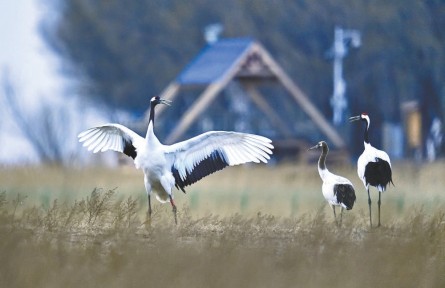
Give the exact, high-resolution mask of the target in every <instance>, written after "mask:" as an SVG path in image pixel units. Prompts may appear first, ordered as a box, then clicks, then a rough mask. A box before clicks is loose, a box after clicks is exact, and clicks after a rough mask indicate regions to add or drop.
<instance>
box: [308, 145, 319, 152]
mask: <svg viewBox="0 0 445 288" xmlns="http://www.w3.org/2000/svg"><path fill="white" fill-rule="evenodd" d="M317 148H318V144H317V145H315V146H313V147H311V148H309V149H307V151H309V150H314V149H317Z"/></svg>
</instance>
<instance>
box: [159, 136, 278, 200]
mask: <svg viewBox="0 0 445 288" xmlns="http://www.w3.org/2000/svg"><path fill="white" fill-rule="evenodd" d="M271 142H272V141H271V140H270V139H268V138H266V137H263V136H258V135H253V134H246V133H237V132H226V131H211V132H207V133H204V134H201V135H199V136H196V137H194V138H191V139H189V140H186V141H183V142H179V143H176V144H173V145H171V146H165V153H166V154H167V155H170V156H172V157H173V159H174V160H173V165H172V168H171V169H172V173H173V176H174V177H175V182H176V183H175V184H176V187H177V188H179V189H181V190H182V191H184V187H185V186H188V185H191V184H193V183H195V182H197V181H199V180H200V179H202V178H203V177H205V176H207V175H210V174H212V173H214V172H216V171H218V170H221V169H223V168H225V167H227V166H234V165H239V164H243V163H247V162H255V163H260V162H264V163H267V161H268V160H269V159H270V156H269V155H271V154H272V150H271V149H273V148H274V147H273V146H272V144H271Z"/></svg>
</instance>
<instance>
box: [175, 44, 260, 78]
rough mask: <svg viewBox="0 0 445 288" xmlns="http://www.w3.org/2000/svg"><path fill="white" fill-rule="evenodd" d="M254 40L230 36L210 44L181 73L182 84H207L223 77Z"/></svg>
mask: <svg viewBox="0 0 445 288" xmlns="http://www.w3.org/2000/svg"><path fill="white" fill-rule="evenodd" d="M253 42H254V40H253V39H252V38H229V39H221V40H219V41H218V42H215V43H213V44H209V45H207V46H206V47H204V48H203V49H202V51H201V52H200V53H199V54H198V56H196V58H195V59H193V61H192V62H190V64H189V65H187V67H186V68H185V69H184V70H183V71H182V72H181V73H180V74H179V76H178V77H177V78H176V82H177V83H178V84H181V85H192V84H200V85H207V84H210V83H214V82H217V81H218V80H219V79H221V78H222V77H223V76H224V75H225V74H226V73H227V72H228V71H229V70H230V68H231V67H233V65H234V64H236V63H237V61H238V60H239V59H240V58H241V57H242V56H243V54H244V52H245V51H246V50H247V49H248V48H249V47H250V45H251V44H252V43H253Z"/></svg>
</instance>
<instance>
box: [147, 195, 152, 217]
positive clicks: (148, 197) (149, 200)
mask: <svg viewBox="0 0 445 288" xmlns="http://www.w3.org/2000/svg"><path fill="white" fill-rule="evenodd" d="M147 199H148V211H147V215H148V218H149V219H150V220H151V213H152V210H151V197H150V195H148V196H147Z"/></svg>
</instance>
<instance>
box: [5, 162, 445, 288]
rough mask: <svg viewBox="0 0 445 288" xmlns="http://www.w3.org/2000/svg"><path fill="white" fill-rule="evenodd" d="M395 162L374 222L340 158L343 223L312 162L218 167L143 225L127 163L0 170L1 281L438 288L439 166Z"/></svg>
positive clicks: (441, 260) (138, 186) (141, 204)
mask: <svg viewBox="0 0 445 288" xmlns="http://www.w3.org/2000/svg"><path fill="white" fill-rule="evenodd" d="M397 165H398V167H397V168H398V169H397V170H395V171H396V172H395V175H394V180H395V184H396V187H390V189H389V191H388V192H387V193H385V194H384V195H383V206H382V212H383V215H382V216H383V219H382V222H383V227H381V228H373V229H370V228H369V226H368V218H367V217H368V214H367V203H366V202H367V201H366V196H365V192H364V189H363V187H362V185H361V183H359V182H358V181H357V179H356V178H357V177H355V171H354V169H353V168H352V167H348V166H344V167H335V168H334V167H333V169H335V171H338V172H339V173H341V174H342V175H345V176H347V177H349V178H350V179H351V180H352V181H353V183H354V185H355V187H356V190H357V198H358V200H357V202H356V204H355V206H354V208H353V210H351V211H348V212H346V213H345V215H344V219H343V225H342V227H337V226H336V225H334V221H333V215H332V212H331V210H330V208H329V207H328V205H327V204H326V203H325V201H324V199H323V197H322V195H321V192H320V189H321V188H320V187H321V180H320V179H319V177H318V174H317V171H316V169H315V167H312V166H310V167H308V166H305V165H302V166H277V167H274V171H273V175H274V177H273V178H271V177H267V176H270V175H271V173H272V172H271V171H270V169H271V168H270V167H258V166H254V167H235V168H233V169H226V170H224V171H221V172H219V173H218V175H216V176H215V177H208V178H206V179H205V180H204V181H201V182H200V183H197V184H196V185H194V186H193V187H192V188H190V189H188V194H185V195H184V194H182V192H179V191H176V192H175V196H176V201H177V203H178V206H179V208H180V209H179V212H180V213H179V224H178V225H177V226H175V225H174V221H173V217H172V213H171V208H170V206H169V205H168V204H166V205H162V204H160V203H158V202H155V203H154V210H155V213H154V218H153V220H152V222H151V225H148V224H147V223H144V222H145V211H146V202H145V201H146V200H145V195H144V192H143V191H144V190H143V183H142V181H141V175H140V173H139V172H137V171H134V170H133V169H131V170H130V169H128V168H127V167H122V168H121V169H120V170H102V169H93V168H92V169H88V170H73V169H60V168H58V167H47V168H43V169H34V168H17V169H15V170H10V169H8V170H2V171H1V172H2V173H0V183H2V184H1V186H0V191H3V192H1V193H0V230H1V231H0V232H1V233H0V258H1V259H2V261H1V262H0V286H4V287H28V286H33V287H60V286H65V287H78V286H83V287H97V286H109V287H122V286H140V285H148V286H163V287H170V286H179V287H209V285H211V286H212V287H227V286H240V285H242V286H243V287H271V286H274V287H289V286H298V285H304V286H305V287H320V286H331V287H357V285H360V286H363V287H375V286H390V287H442V286H443V285H444V284H445V274H444V271H445V245H444V242H443V239H444V237H445V234H444V233H445V226H444V225H445V212H444V211H445V209H444V208H445V207H444V206H443V203H444V196H443V193H442V187H443V186H444V184H445V183H444V179H443V175H442V174H441V172H440V171H437V168H438V167H439V166H440V165H443V163H436V164H431V165H426V166H422V169H417V168H416V167H414V166H410V165H403V164H397ZM110 175H111V176H112V177H110ZM24 179H25V180H24ZM408 180H410V181H408ZM96 185H99V186H100V187H102V188H95V187H96ZM373 192H374V193H373V198H374V199H375V200H376V193H375V191H373ZM374 203H375V202H374ZM374 208H376V207H375V206H374Z"/></svg>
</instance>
